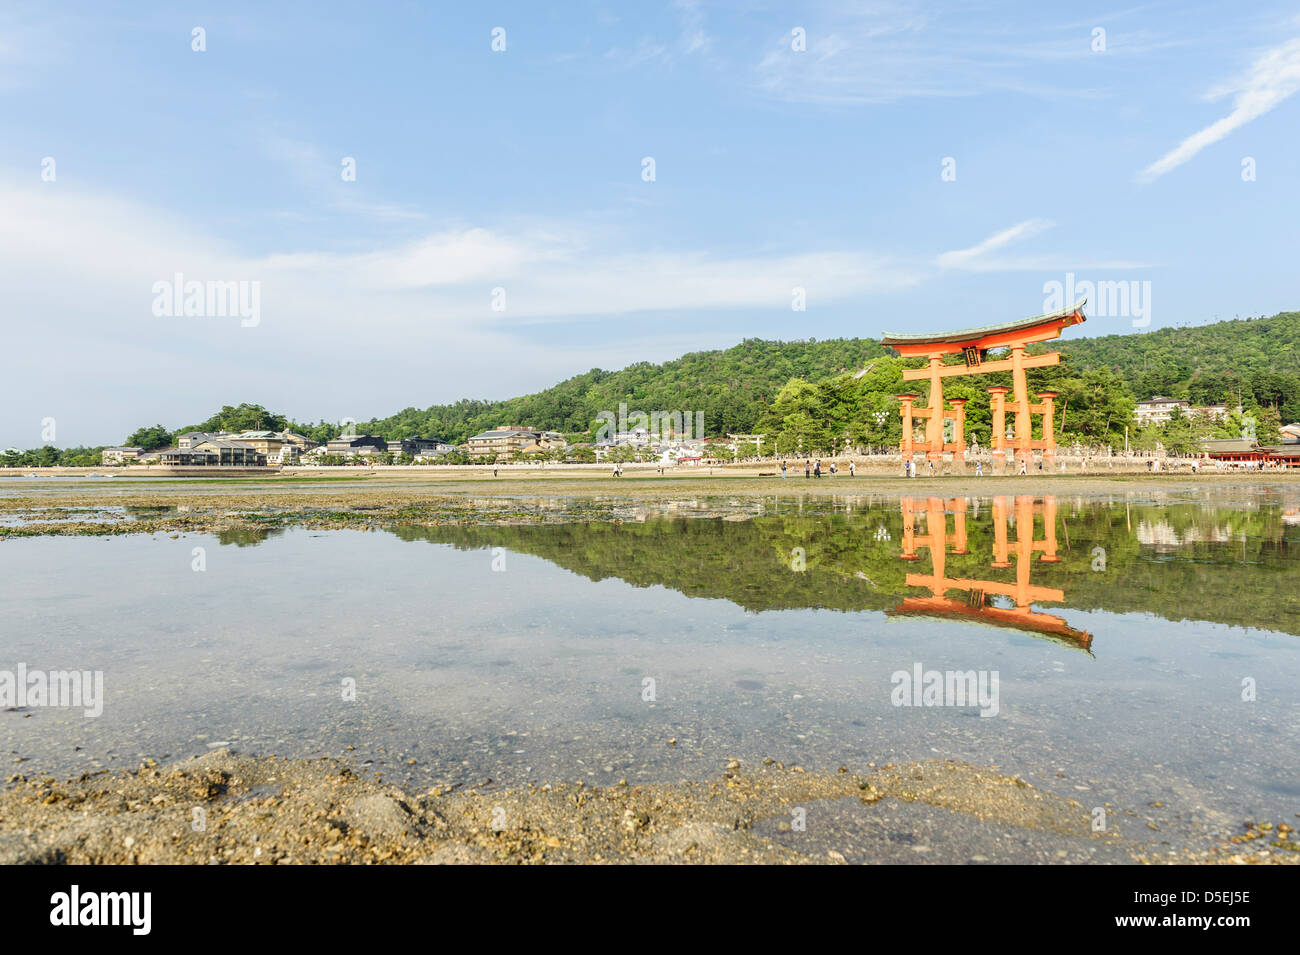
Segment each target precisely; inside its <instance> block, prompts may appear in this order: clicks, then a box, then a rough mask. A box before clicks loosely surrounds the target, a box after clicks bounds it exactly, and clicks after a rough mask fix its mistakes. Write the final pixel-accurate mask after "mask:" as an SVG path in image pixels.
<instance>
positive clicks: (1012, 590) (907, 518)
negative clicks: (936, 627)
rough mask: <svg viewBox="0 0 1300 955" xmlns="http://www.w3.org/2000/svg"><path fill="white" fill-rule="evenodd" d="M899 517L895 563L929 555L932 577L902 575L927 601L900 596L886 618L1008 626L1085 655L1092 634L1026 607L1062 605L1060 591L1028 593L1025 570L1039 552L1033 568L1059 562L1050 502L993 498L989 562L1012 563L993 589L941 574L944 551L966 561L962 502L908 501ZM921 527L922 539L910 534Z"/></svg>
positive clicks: (989, 584)
mask: <svg viewBox="0 0 1300 955" xmlns="http://www.w3.org/2000/svg"><path fill="white" fill-rule="evenodd" d="M901 504H902V511H903V553H902V558H903V560H909V561H915V560H920V559H921V558H920V555H919V554H918V553H917V551H918V550H919V549H921V548H924V549H925V550H927V551H929V553H930V562H931V566H932V568H933V571H934V572H933V573H932V574H908V575H907V576H906V578H905V579H906V582H907V585H908V586H909V587H927V588H929V590H930V593H931V596H929V597H907V598H904V600H903V602H902V603H901V604H899V606H898V607H896V608H895V609H894V610H891V611H890V613H891V614H898V615H905V616H922V617H946V618H957V619H966V620H971V621H978V622H982V623H987V624H992V625H993V626H998V627H1012V628H1014V629H1017V630H1027V631H1031V632H1033V633H1037V634H1041V635H1043V636H1047V637H1051V638H1054V639H1057V640H1060V641H1061V642H1063V643H1065V644H1067V645H1069V646H1074V647H1078V648H1080V649H1083V650H1085V651H1087V652H1088V653H1089V654H1091V652H1092V651H1091V647H1092V635H1091V634H1089V633H1087V632H1085V631H1083V630H1076V629H1075V628H1074V627H1071V626H1070V625H1069V624H1068V623H1066V622H1065V620H1063V619H1062V618H1061V617H1057V616H1055V615H1053V614H1049V613H1042V612H1040V611H1037V610H1034V609H1033V607H1032V606H1031V604H1032V603H1033V601H1051V602H1054V603H1061V602H1064V600H1065V591H1064V590H1058V589H1057V588H1055V587H1036V586H1034V585H1032V584H1031V583H1030V582H1029V575H1030V571H1031V569H1032V567H1033V564H1034V561H1033V560H1032V558H1033V555H1034V553H1035V552H1036V551H1041V553H1040V554H1039V557H1038V560H1039V562H1041V563H1048V564H1054V563H1058V562H1059V561H1060V559H1061V558H1060V557H1058V556H1057V555H1056V498H1055V497H1050V496H1049V497H1045V498H1043V500H1042V503H1041V504H1036V503H1035V501H1034V498H1033V497H1032V496H1031V495H1027V494H1022V495H1018V496H1017V497H1015V498H1014V499H1013V498H1010V497H1005V496H1004V497H995V498H993V561H992V563H991V564H990V566H991V567H995V568H999V569H1002V568H1006V567H1010V566H1012V561H1011V559H1010V558H1011V557H1014V558H1015V568H1016V579H1015V583H1001V582H999V581H996V580H972V579H969V578H964V577H955V578H950V577H947V576H946V575H945V564H946V561H947V556H948V553H949V547H950V546H951V548H952V550H951V553H952V554H954V555H965V554H969V553H970V551H969V550H967V546H966V544H967V541H966V506H967V499H966V498H964V497H959V498H952V499H951V500H948V501H944V500H943V499H942V498H938V497H931V498H927V499H926V500H924V501H920V500H916V499H913V498H910V497H905V498H903V499H902V502H901ZM1013 508H1014V514H1015V525H1016V539H1015V541H1014V542H1011V541H1009V540H1008V539H1007V523H1008V517H1009V515H1010V514H1011V513H1012V510H1013ZM1039 513H1041V514H1042V516H1043V537H1042V539H1041V540H1035V539H1034V523H1035V521H1034V518H1035V516H1036V515H1037V514H1039ZM948 514H952V516H953V532H952V533H951V534H949V533H948ZM918 517H920V518H922V519H923V520H924V521H925V533H924V534H917V532H916V519H917V518H918ZM949 590H964V591H966V599H965V600H958V599H955V598H951V597H948V596H947V592H948V591H949ZM990 595H999V596H1003V597H1008V598H1010V599H1011V600H1012V602H1013V603H1014V605H1015V606H1013V607H998V606H994V605H993V604H991V603H989V600H988V598H989V596H990Z"/></svg>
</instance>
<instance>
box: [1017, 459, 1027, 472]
mask: <svg viewBox="0 0 1300 955" xmlns="http://www.w3.org/2000/svg"><path fill="white" fill-rule="evenodd" d="M1019 473H1020V474H1026V473H1028V471H1027V469H1026V468H1025V459H1024V458H1021V459H1020V471H1019Z"/></svg>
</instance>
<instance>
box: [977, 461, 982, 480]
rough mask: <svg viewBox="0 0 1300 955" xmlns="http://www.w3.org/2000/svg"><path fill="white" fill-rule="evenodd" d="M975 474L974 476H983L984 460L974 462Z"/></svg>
mask: <svg viewBox="0 0 1300 955" xmlns="http://www.w3.org/2000/svg"><path fill="white" fill-rule="evenodd" d="M975 476H976V477H983V476H984V462H983V461H976V462H975Z"/></svg>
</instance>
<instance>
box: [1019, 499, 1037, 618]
mask: <svg viewBox="0 0 1300 955" xmlns="http://www.w3.org/2000/svg"><path fill="white" fill-rule="evenodd" d="M1033 550H1034V499H1033V498H1032V497H1030V496H1029V495H1028V494H1021V495H1020V496H1019V497H1017V498H1016V608H1017V609H1021V610H1023V609H1024V608H1025V607H1028V606H1029V571H1030V564H1029V558H1030V556H1031V555H1032V553H1033Z"/></svg>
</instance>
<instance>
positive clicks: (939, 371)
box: [880, 299, 1088, 467]
mask: <svg viewBox="0 0 1300 955" xmlns="http://www.w3.org/2000/svg"><path fill="white" fill-rule="evenodd" d="M1087 301H1088V300H1087V299H1080V300H1079V301H1078V302H1075V303H1074V304H1073V305H1071V306H1069V307H1068V308H1063V309H1060V310H1059V311H1056V312H1049V313H1048V314H1046V315H1035V316H1034V317H1033V318H1022V319H1020V320H1019V321H1015V322H1004V323H1002V324H1001V325H985V326H982V327H980V328H967V329H962V330H960V331H955V332H946V333H943V334H938V335H891V334H888V333H886V334H885V335H884V336H882V337H881V339H880V343H881V344H882V345H888V346H890V347H892V348H894V349H895V350H896V351H897V352H898V353H899V354H900V355H902V356H904V357H916V356H922V355H923V356H925V357H926V358H927V359H929V363H930V364H929V367H928V368H908V369H905V370H904V371H903V380H904V381H923V380H926V379H929V382H930V405H929V407H928V408H917V407H915V406H914V404H913V402H915V401H916V400H917V398H918V396H917V395H914V394H904V395H899V396H898V400H899V402H900V403H901V405H902V414H903V442H902V451H903V458H904V460H909V459H910V458H911V456H912V455H913V454H914V453H915V452H917V451H924V452H925V453H926V457H927V458H928V459H929V460H931V461H939V460H942V459H943V454H944V452H945V451H951V452H952V455H953V460H954V461H963V460H965V445H964V444H963V441H964V434H963V431H964V428H965V423H966V408H965V405H966V399H964V398H957V399H954V400H953V402H952V404H953V408H952V409H951V410H949V409H946V408H945V407H944V400H943V379H945V378H954V377H964V376H966V375H987V374H992V373H993V372H999V371H1009V372H1011V381H1012V386H1013V387H1012V395H1011V404H1012V407H1013V408H1014V409H1015V415H1016V419H1015V436H1014V438H1012V439H1011V441H1010V443H1009V442H1008V440H1007V437H1006V427H1005V414H1006V394H1007V389H1006V388H1003V387H994V388H990V389H989V393H990V394H991V396H992V405H993V458H994V460H995V461H996V462H999V463H1001V462H1002V461H1003V460H1004V459H1005V455H1006V449H1007V447H1008V444H1010V446H1011V447H1012V448H1013V449H1014V453H1015V456H1016V458H1017V459H1019V460H1021V461H1023V462H1025V465H1026V467H1027V466H1028V465H1029V463H1030V461H1031V459H1032V458H1033V453H1034V451H1035V450H1041V451H1042V452H1043V461H1044V464H1048V465H1050V464H1051V462H1052V460H1053V459H1054V458H1055V456H1056V435H1055V433H1054V420H1053V418H1054V414H1055V408H1054V406H1053V401H1054V399H1055V398H1056V392H1054V391H1040V392H1039V393H1038V397H1039V399H1040V403H1039V404H1034V403H1031V402H1030V400H1029V387H1028V384H1027V382H1026V378H1025V371H1026V369H1029V368H1045V367H1047V366H1049V365H1056V364H1059V363H1060V360H1061V355H1060V352H1047V353H1046V354H1042V355H1026V354H1025V347H1026V346H1027V345H1030V344H1032V343H1034V342H1045V341H1050V340H1052V339H1054V338H1059V337H1060V336H1061V332H1062V331H1063V330H1064V329H1066V328H1069V327H1070V326H1072V325H1078V324H1081V323H1082V322H1083V321H1085V318H1084V314H1083V307H1084V305H1086V304H1087ZM993 348H1010V349H1011V357H1009V358H1002V359H997V360H995V361H985V360H984V357H985V355H986V354H987V352H988V351H989V350H990V349H993ZM955 354H961V355H962V356H963V357H964V358H965V361H964V362H963V363H962V364H960V365H957V364H953V365H946V364H944V363H943V359H944V357H945V356H947V355H955ZM1035 414H1036V415H1041V416H1042V419H1043V437H1042V438H1041V439H1040V440H1038V441H1035V440H1034V439H1033V434H1032V431H1033V424H1032V419H1031V418H1030V415H1035ZM913 418H925V419H927V420H926V426H925V441H924V442H915V441H914V440H913V437H912V419H913ZM945 420H951V421H952V422H953V425H954V435H953V440H952V441H950V442H945V441H944V440H943V437H944V434H943V433H944V421H945Z"/></svg>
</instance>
